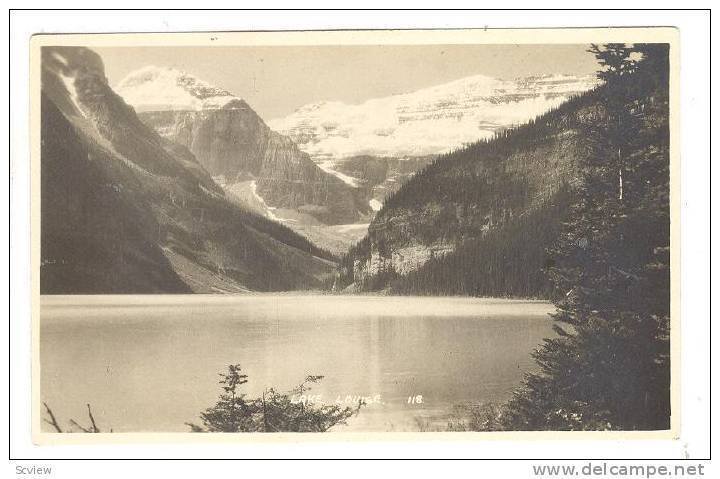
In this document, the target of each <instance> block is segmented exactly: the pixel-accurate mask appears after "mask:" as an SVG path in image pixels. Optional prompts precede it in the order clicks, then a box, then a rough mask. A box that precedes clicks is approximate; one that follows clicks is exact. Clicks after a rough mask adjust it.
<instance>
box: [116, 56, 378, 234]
mask: <svg viewBox="0 0 720 479" xmlns="http://www.w3.org/2000/svg"><path fill="white" fill-rule="evenodd" d="M117 91H118V92H119V94H120V95H121V96H123V98H125V99H126V100H127V101H128V102H129V103H130V104H132V105H133V106H134V107H135V108H136V109H137V110H138V111H139V112H140V113H139V116H140V118H141V119H142V121H143V122H144V123H145V124H147V125H148V126H150V127H152V128H154V129H155V130H156V131H157V132H158V133H159V134H160V135H161V136H163V137H164V138H167V139H169V140H172V141H173V142H176V143H179V144H181V145H183V146H185V147H186V148H188V149H189V150H190V151H191V152H192V153H193V154H194V155H195V157H196V158H197V159H198V161H199V163H200V164H201V165H202V166H203V167H205V168H206V169H207V171H208V172H210V174H211V175H212V176H215V177H222V183H223V184H225V185H233V184H235V183H238V182H242V181H248V180H254V181H256V184H257V190H256V192H257V194H258V195H260V196H261V197H262V199H263V200H264V201H265V203H266V204H267V205H268V206H269V207H272V208H290V209H296V210H297V209H301V210H303V211H305V212H308V213H309V214H311V215H312V216H314V217H316V218H317V219H319V220H320V221H322V222H324V223H327V224H340V223H350V222H353V221H355V220H356V219H357V218H358V217H359V215H362V214H363V213H366V212H367V210H368V205H367V201H364V199H363V198H361V197H360V196H361V195H359V194H358V193H359V192H358V191H355V190H354V189H353V188H351V187H349V186H348V185H346V184H345V183H343V182H342V181H341V180H340V179H338V178H336V177H335V176H333V175H330V174H327V173H325V172H324V171H322V169H320V168H319V167H318V166H316V165H315V163H313V161H311V160H310V158H309V156H308V155H307V154H306V153H305V152H303V151H301V150H300V149H299V148H298V147H297V145H296V144H295V143H294V142H293V141H292V140H291V139H290V138H288V137H287V136H283V135H281V134H279V133H276V132H275V131H272V130H271V129H270V128H268V126H267V125H266V124H265V122H264V121H263V120H262V118H260V116H258V115H257V113H255V111H253V109H252V108H251V107H250V106H249V105H248V104H247V103H246V102H245V101H244V100H242V99H240V98H238V97H236V96H234V95H232V94H231V93H229V92H227V91H225V90H222V89H219V88H217V87H212V86H210V85H208V84H207V83H205V82H203V81H201V80H198V79H196V78H194V77H192V76H190V75H188V74H186V73H183V72H180V71H177V70H173V69H160V68H154V67H148V68H144V69H142V70H138V71H136V72H134V73H131V74H130V75H129V76H128V77H126V78H125V79H124V80H122V81H121V82H120V83H119V84H118V86H117Z"/></svg>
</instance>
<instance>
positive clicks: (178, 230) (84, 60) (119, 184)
mask: <svg viewBox="0 0 720 479" xmlns="http://www.w3.org/2000/svg"><path fill="white" fill-rule="evenodd" d="M41 85H42V87H41V100H40V101H41V107H40V108H41V115H40V120H41V125H40V135H41V139H42V141H41V145H40V146H41V149H40V163H41V169H42V178H41V183H42V184H41V194H42V198H43V206H42V214H41V220H40V221H41V224H42V232H41V243H42V251H41V259H40V261H41V265H42V267H41V271H40V291H41V292H42V293H44V294H78V293H80V294H97V293H101V294H126V293H188V292H198V293H218V292H228V293H239V292H244V291H248V290H257V291H267V290H288V289H295V288H298V289H301V288H302V289H304V288H307V287H308V285H311V287H313V285H314V287H318V286H320V285H321V284H322V282H323V281H325V280H326V279H327V278H328V276H329V275H331V274H332V271H333V268H332V264H331V263H330V262H329V261H328V259H329V257H328V256H327V255H325V254H324V253H323V252H321V251H319V250H318V249H317V248H316V247H315V246H314V245H312V244H310V243H309V242H308V240H307V239H306V238H304V237H301V236H299V235H296V234H294V233H292V232H290V231H288V230H287V229H285V228H281V227H278V225H277V223H275V222H273V221H269V220H266V219H263V218H260V217H258V216H257V215H255V214H250V213H248V211H247V209H245V208H238V207H237V205H236V203H235V201H234V200H233V198H231V197H230V195H229V194H226V193H225V192H224V191H223V190H222V189H221V188H220V186H218V185H217V184H216V182H215V181H213V179H212V178H211V176H210V175H209V174H208V172H207V171H206V169H205V168H203V167H202V166H201V165H200V164H199V163H198V161H197V160H196V158H195V156H194V155H193V154H192V153H191V152H190V151H188V149H187V148H186V147H184V146H183V145H180V144H177V143H175V142H173V141H171V140H170V139H168V138H167V137H165V138H164V137H162V136H160V135H158V133H157V132H156V131H155V130H154V129H153V128H150V127H149V126H148V125H147V124H145V123H143V121H141V119H140V118H139V117H138V115H137V114H136V112H135V110H134V109H133V108H131V107H129V106H128V105H127V103H126V102H125V101H123V99H122V98H121V97H120V96H118V95H117V94H116V93H115V92H114V91H113V89H112V88H111V87H110V85H108V83H107V77H106V75H105V67H104V64H103V61H102V59H101V57H100V56H99V55H98V54H97V53H95V52H93V51H92V50H89V49H87V48H84V47H43V49H42V77H41ZM288 141H290V140H288ZM308 161H309V160H308ZM310 163H311V164H312V162H310ZM320 256H324V257H325V258H324V259H322V258H320Z"/></svg>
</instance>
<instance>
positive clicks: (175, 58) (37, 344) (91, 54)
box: [31, 28, 679, 442]
mask: <svg viewBox="0 0 720 479" xmlns="http://www.w3.org/2000/svg"><path fill="white" fill-rule="evenodd" d="M675 41H676V32H674V31H673V30H671V29H666V28H642V29H625V30H623V29H615V30H611V29H586V30H572V29H566V30H565V31H552V30H545V31H543V30H539V31H535V32H533V31H528V30H500V31H495V32H492V31H482V30H458V31H452V32H451V31H442V30H440V31H407V32H402V31H392V32H391V31H357V32H350V31H348V32H285V33H278V32H275V33H273V32H268V33H218V34H205V33H195V34H142V35H141V34H116V35H38V36H35V37H34V38H33V42H34V43H33V55H34V57H33V62H32V70H31V94H32V95H33V110H32V112H33V114H34V116H33V149H34V150H33V168H34V173H33V200H34V204H33V208H34V217H33V220H34V222H35V228H34V230H33V235H34V236H33V241H34V247H35V250H34V258H33V260H34V263H33V264H34V267H35V269H34V271H35V272H36V273H37V274H36V278H35V281H36V283H35V288H36V289H35V293H36V294H37V296H36V297H35V303H34V307H35V309H34V312H35V318H34V323H33V348H34V350H33V355H34V356H33V357H34V361H35V363H34V369H33V381H34V382H33V384H34V386H35V387H34V390H33V401H34V404H33V408H34V412H35V415H34V418H33V420H34V424H33V426H34V428H35V433H36V435H35V437H36V439H37V440H38V441H39V442H58V441H60V440H61V439H60V438H62V437H66V436H67V435H68V434H67V433H77V434H84V433H102V434H103V436H104V437H105V436H107V437H111V436H113V435H118V434H122V433H176V434H178V437H180V435H183V436H182V437H184V438H185V437H186V438H189V439H190V440H198V441H201V440H203V439H204V438H206V437H207V436H208V435H209V434H205V435H203V434H201V433H237V434H235V435H232V436H231V437H240V436H243V433H326V434H328V435H333V434H335V435H339V434H343V433H347V434H348V437H349V436H350V435H357V436H358V437H359V436H361V435H363V436H366V435H368V434H370V433H378V434H380V433H382V434H384V435H390V434H391V433H418V434H420V437H421V438H422V437H433V433H435V434H437V433H447V434H448V435H450V434H456V435H460V434H462V433H464V434H465V435H467V434H472V435H473V436H472V437H476V438H477V439H482V438H486V437H493V434H494V433H498V432H506V433H507V432H513V433H515V432H527V431H535V432H547V433H550V432H553V433H554V432H588V431H592V432H598V431H603V432H608V433H614V432H628V431H636V432H638V431H642V432H647V433H661V434H666V436H663V437H669V436H667V435H670V434H672V433H673V432H674V431H677V428H678V426H679V416H678V411H679V409H678V404H677V387H678V384H679V383H678V381H679V378H678V376H677V372H676V371H675V368H676V366H677V363H676V353H677V344H678V343H677V342H676V340H677V337H678V336H677V334H678V330H677V328H676V321H678V320H679V318H678V317H677V311H678V309H677V308H678V303H677V300H678V295H677V284H676V281H677V271H676V269H675V268H676V267H677V260H678V257H677V255H678V252H677V250H676V248H677V246H678V244H677V243H676V240H677V236H676V233H675V232H674V231H673V228H675V227H676V226H677V222H676V219H675V217H674V216H673V215H674V214H675V207H676V201H677V197H676V195H675V193H673V188H671V183H672V184H673V187H674V186H675V185H674V182H675V181H676V180H675V178H676V176H675V175H676V174H677V173H676V167H677V165H676V162H677V158H675V156H676V155H675V153H676V151H677V150H676V148H677V144H676V139H677V137H676V130H677V125H676V124H675V120H676V118H675V115H676V111H675V110H674V108H675V101H676V98H675V92H674V89H675V88H676V79H675V73H676V70H677V51H676V46H675ZM671 178H672V179H673V181H672V182H671ZM671 217H673V221H672V223H671ZM671 225H672V228H671ZM671 236H672V241H671ZM671 277H672V281H671ZM671 312H672V314H671ZM485 433H487V434H485ZM245 435H246V434H245ZM343 437H344V436H343ZM379 437H381V438H382V437H383V435H380V436H379Z"/></svg>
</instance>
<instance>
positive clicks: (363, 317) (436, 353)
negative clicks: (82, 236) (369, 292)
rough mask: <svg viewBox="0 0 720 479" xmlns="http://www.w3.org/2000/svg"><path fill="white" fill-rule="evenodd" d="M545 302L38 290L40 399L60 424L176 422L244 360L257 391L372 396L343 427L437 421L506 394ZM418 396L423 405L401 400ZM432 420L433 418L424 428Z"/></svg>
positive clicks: (200, 405)
mask: <svg viewBox="0 0 720 479" xmlns="http://www.w3.org/2000/svg"><path fill="white" fill-rule="evenodd" d="M552 309H553V308H552V305H550V304H548V303H545V302H541V301H516V300H502V299H475V298H415V297H410V298H408V297H367V296H310V295H306V296H290V295H248V296H203V295H194V296H184V295H183V296H44V297H42V298H41V327H40V360H41V399H42V400H43V401H46V402H47V403H48V404H49V405H50V406H51V407H52V408H53V411H54V413H55V415H56V416H57V417H58V420H59V421H60V422H61V423H63V424H66V423H67V421H68V420H69V419H70V418H75V419H76V420H79V422H80V423H81V424H82V423H85V422H87V421H86V418H87V413H86V409H85V404H86V403H90V404H91V405H92V407H93V412H94V415H95V418H96V420H97V421H98V423H99V426H100V427H101V429H103V430H109V429H110V428H112V429H113V430H114V431H116V432H139V431H154V432H165V431H182V432H187V431H188V427H187V426H186V425H185V424H184V423H185V422H199V419H198V415H199V413H200V412H202V411H203V410H204V409H206V408H207V407H209V406H212V405H213V404H214V403H215V400H216V398H217V396H218V394H219V393H220V386H219V385H218V379H219V378H218V373H219V372H221V371H223V370H225V369H226V368H227V365H228V364H231V363H233V364H234V363H239V364H241V365H242V367H243V370H244V372H245V373H246V374H248V375H249V382H248V383H247V384H245V385H244V388H245V392H246V393H247V394H249V395H251V396H255V395H259V394H260V393H261V392H262V391H263V389H264V388H266V387H274V388H276V389H278V390H290V389H292V388H293V387H294V386H296V385H298V384H299V383H300V382H301V381H302V379H303V378H304V377H305V376H307V375H310V374H314V375H324V376H325V378H324V379H323V380H322V382H321V383H319V384H318V385H316V386H315V387H314V388H313V390H312V392H311V393H312V394H320V395H321V400H322V401H323V402H326V403H334V402H336V401H337V400H338V399H340V400H344V399H345V398H346V397H347V396H370V397H374V396H380V401H381V402H380V403H374V404H370V405H369V406H367V407H365V408H363V410H362V411H361V412H360V414H359V415H358V416H356V417H354V418H352V419H351V421H350V423H349V425H348V426H337V427H336V428H335V429H333V430H337V431H414V430H418V429H419V428H420V427H421V426H419V424H421V423H422V424H425V425H426V426H423V428H426V427H427V425H428V424H430V425H435V426H437V427H440V428H442V425H443V424H446V423H447V420H448V417H449V416H450V415H451V413H452V411H453V406H455V405H458V404H463V403H472V402H484V401H496V400H502V399H504V398H506V397H507V396H508V394H509V393H510V391H511V390H512V389H513V388H514V387H515V386H517V385H518V384H519V383H520V381H521V379H522V374H523V372H525V371H529V370H533V369H534V362H533V360H532V358H531V357H530V353H531V352H532V350H533V349H534V348H536V347H537V346H538V345H539V344H541V342H542V339H543V338H545V337H550V336H552V335H553V333H552V330H551V321H550V320H549V319H548V316H547V314H548V313H549V312H551V311H552ZM418 395H421V396H422V403H421V404H408V397H411V396H413V397H414V396H418ZM432 427H434V426H431V427H430V428H432Z"/></svg>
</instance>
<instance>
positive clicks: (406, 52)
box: [94, 45, 597, 120]
mask: <svg viewBox="0 0 720 479" xmlns="http://www.w3.org/2000/svg"><path fill="white" fill-rule="evenodd" d="M587 48H588V45H392V46H388V45H362V46H263V47H257V46H252V47H250V46H248V47H213V46H209V47H103V48H94V50H95V51H96V52H97V53H99V54H100V56H101V57H102V58H103V61H104V63H105V74H106V76H107V77H108V80H109V82H110V85H111V86H114V85H116V84H117V83H118V82H120V80H122V79H123V78H124V77H125V76H126V75H127V74H128V73H130V72H132V71H134V70H137V69H138V68H142V67H144V66H147V65H155V66H159V67H174V68H177V69H180V70H184V71H186V72H188V73H190V74H192V75H194V76H196V77H198V78H200V79H202V80H205V81H207V82H208V83H210V84H213V85H215V86H218V87H221V88H224V89H226V90H228V91H230V92H232V93H233V94H235V95H237V96H239V97H241V98H243V99H245V100H246V101H247V102H248V103H249V104H250V106H251V107H252V108H253V109H254V110H255V111H256V112H257V113H258V114H259V115H260V116H261V117H262V118H263V119H265V120H271V119H274V118H280V117H284V116H286V115H288V114H290V113H292V112H293V111H295V109H297V108H299V107H301V106H303V105H306V104H308V103H315V102H319V101H341V102H344V103H349V104H357V103H362V102H364V101H365V100H368V99H371V98H379V97H385V96H389V95H394V94H399V93H408V92H411V91H415V90H418V89H421V88H426V87H430V86H434V85H439V84H442V83H447V82H450V81H453V80H457V79H460V78H464V77H468V76H472V75H487V76H491V77H495V78H500V79H513V78H517V77H523V76H531V75H542V74H557V73H564V74H572V75H588V74H593V73H594V72H595V70H597V63H596V61H595V58H594V57H593V55H592V54H590V53H587V52H586V50H587Z"/></svg>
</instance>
